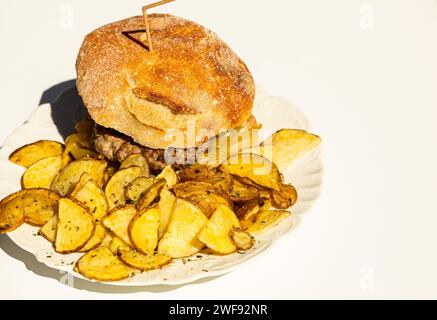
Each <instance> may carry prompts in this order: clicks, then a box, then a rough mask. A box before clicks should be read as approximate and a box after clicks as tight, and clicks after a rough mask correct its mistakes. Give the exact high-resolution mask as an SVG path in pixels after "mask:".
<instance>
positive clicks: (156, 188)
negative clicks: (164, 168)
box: [137, 179, 166, 211]
mask: <svg viewBox="0 0 437 320" xmlns="http://www.w3.org/2000/svg"><path fill="white" fill-rule="evenodd" d="M165 185H166V181H165V180H164V179H160V180H157V179H155V183H154V184H153V185H152V186H151V187H150V188H149V189H147V190H146V192H144V194H143V195H142V196H141V199H140V201H138V203H137V209H138V211H144V210H146V209H147V208H148V207H150V205H152V204H153V203H154V201H155V200H156V199H157V198H158V196H159V195H160V193H161V190H162V189H163V188H164V186H165Z"/></svg>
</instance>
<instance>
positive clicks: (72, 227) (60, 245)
mask: <svg viewBox="0 0 437 320" xmlns="http://www.w3.org/2000/svg"><path fill="white" fill-rule="evenodd" d="M94 229H95V219H94V217H93V216H92V215H91V213H90V212H89V211H88V209H87V208H85V207H84V206H82V205H81V204H80V203H79V202H78V201H77V200H74V199H70V198H62V199H59V211H58V226H57V228H56V240H55V250H56V251H57V252H60V253H71V252H75V251H77V250H79V249H81V248H82V247H83V246H84V245H85V244H86V243H87V242H88V240H89V239H90V238H91V236H92V235H93V234H94Z"/></svg>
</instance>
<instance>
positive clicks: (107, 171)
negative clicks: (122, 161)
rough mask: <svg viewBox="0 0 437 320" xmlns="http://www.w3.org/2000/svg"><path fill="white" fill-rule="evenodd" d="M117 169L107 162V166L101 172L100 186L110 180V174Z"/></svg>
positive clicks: (114, 172)
mask: <svg viewBox="0 0 437 320" xmlns="http://www.w3.org/2000/svg"><path fill="white" fill-rule="evenodd" d="M117 171H118V169H117V168H116V167H115V166H114V165H113V164H108V166H107V167H106V169H105V172H104V173H103V182H102V187H103V186H105V187H106V185H107V184H108V182H109V180H111V178H112V176H113V175H114V174H116V173H117Z"/></svg>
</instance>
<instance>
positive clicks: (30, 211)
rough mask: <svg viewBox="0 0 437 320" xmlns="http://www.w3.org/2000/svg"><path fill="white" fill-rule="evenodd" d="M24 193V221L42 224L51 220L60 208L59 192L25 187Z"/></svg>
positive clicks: (37, 224) (36, 224)
mask: <svg viewBox="0 0 437 320" xmlns="http://www.w3.org/2000/svg"><path fill="white" fill-rule="evenodd" d="M22 193H23V210H24V221H25V222H27V223H29V224H31V225H34V226H42V225H44V224H45V223H47V221H49V220H50V219H51V218H52V217H53V216H54V215H55V214H56V212H57V210H58V200H59V198H60V196H59V194H57V193H56V192H54V191H52V190H48V189H42V188H39V189H25V190H23V191H22Z"/></svg>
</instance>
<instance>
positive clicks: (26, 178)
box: [21, 156, 63, 189]
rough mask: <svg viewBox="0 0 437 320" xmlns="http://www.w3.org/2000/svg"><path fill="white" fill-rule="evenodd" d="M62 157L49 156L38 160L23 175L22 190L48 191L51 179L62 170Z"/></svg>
mask: <svg viewBox="0 0 437 320" xmlns="http://www.w3.org/2000/svg"><path fill="white" fill-rule="evenodd" d="M62 167H63V163H62V156H51V157H47V158H44V159H41V160H38V161H37V162H35V163H34V164H32V165H31V166H30V167H29V168H28V169H27V170H26V172H25V173H24V174H23V177H22V179H21V184H22V186H23V189H31V188H46V189H50V186H51V184H52V181H53V179H54V178H55V177H56V175H57V174H58V173H59V171H60V170H61V169H62Z"/></svg>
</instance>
